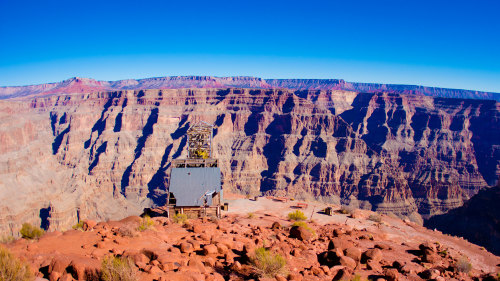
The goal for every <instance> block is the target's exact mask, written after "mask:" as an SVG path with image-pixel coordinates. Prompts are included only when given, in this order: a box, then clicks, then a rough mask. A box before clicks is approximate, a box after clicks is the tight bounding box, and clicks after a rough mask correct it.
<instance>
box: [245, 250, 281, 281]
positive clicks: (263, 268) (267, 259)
mask: <svg viewBox="0 0 500 281" xmlns="http://www.w3.org/2000/svg"><path fill="white" fill-rule="evenodd" d="M250 263H251V264H252V266H253V268H254V269H255V271H256V272H257V274H258V275H259V276H265V277H275V276H276V275H277V274H284V273H285V272H286V268H285V266H286V260H285V258H284V257H282V256H281V255H280V254H273V253H271V252H270V251H269V250H267V249H266V248H264V247H260V248H257V249H255V256H254V257H252V258H251V259H250Z"/></svg>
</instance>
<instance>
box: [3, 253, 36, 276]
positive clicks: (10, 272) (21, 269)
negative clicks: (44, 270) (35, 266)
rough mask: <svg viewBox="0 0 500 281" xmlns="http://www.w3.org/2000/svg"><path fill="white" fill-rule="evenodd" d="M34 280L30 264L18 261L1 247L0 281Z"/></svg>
mask: <svg viewBox="0 0 500 281" xmlns="http://www.w3.org/2000/svg"><path fill="white" fill-rule="evenodd" d="M32 279H33V276H32V274H31V270H30V268H29V266H28V264H26V263H24V262H22V261H20V260H19V259H17V258H16V257H15V256H14V255H13V254H12V253H10V252H9V251H8V250H7V249H4V248H2V247H0V280H2V281H3V280H5V281H7V280H16V281H28V280H32Z"/></svg>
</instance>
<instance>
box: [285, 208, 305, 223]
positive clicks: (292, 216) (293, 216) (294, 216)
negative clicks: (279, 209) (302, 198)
mask: <svg viewBox="0 0 500 281" xmlns="http://www.w3.org/2000/svg"><path fill="white" fill-rule="evenodd" d="M288 219H289V220H291V221H304V220H306V219H307V217H306V215H304V213H303V212H302V211H300V210H295V211H293V212H291V213H289V214H288Z"/></svg>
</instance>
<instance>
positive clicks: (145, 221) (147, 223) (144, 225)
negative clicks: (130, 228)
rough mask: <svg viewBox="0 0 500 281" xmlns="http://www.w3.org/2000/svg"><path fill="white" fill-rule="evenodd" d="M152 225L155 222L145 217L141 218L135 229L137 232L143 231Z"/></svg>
mask: <svg viewBox="0 0 500 281" xmlns="http://www.w3.org/2000/svg"><path fill="white" fill-rule="evenodd" d="M153 225H155V222H154V221H153V220H152V219H151V218H150V217H149V216H148V215H145V216H144V217H143V218H141V222H140V224H139V226H138V227H137V230H139V231H144V230H147V229H150V228H152V227H153Z"/></svg>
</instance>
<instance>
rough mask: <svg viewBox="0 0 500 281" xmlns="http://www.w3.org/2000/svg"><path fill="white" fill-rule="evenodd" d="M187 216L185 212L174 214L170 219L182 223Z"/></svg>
mask: <svg viewBox="0 0 500 281" xmlns="http://www.w3.org/2000/svg"><path fill="white" fill-rule="evenodd" d="M187 219H188V217H187V215H186V214H176V215H175V216H173V217H172V220H173V221H174V222H175V223H178V224H184V223H185V222H186V221H187Z"/></svg>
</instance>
